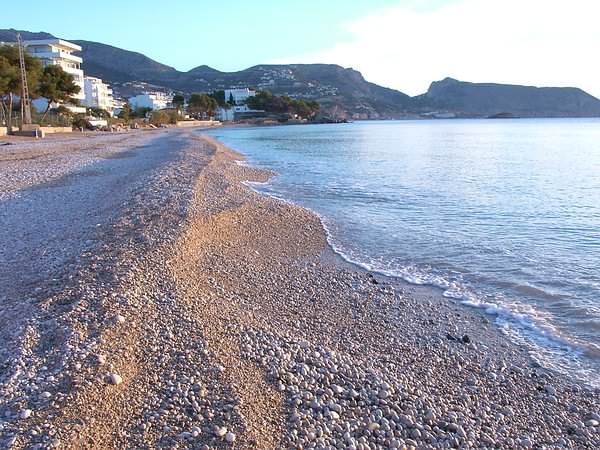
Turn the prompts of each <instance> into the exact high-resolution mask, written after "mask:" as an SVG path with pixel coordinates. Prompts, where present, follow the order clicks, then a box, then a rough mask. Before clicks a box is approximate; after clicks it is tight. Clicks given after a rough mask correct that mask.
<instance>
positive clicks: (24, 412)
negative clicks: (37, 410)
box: [19, 409, 33, 420]
mask: <svg viewBox="0 0 600 450" xmlns="http://www.w3.org/2000/svg"><path fill="white" fill-rule="evenodd" d="M32 413H33V411H31V410H30V409H23V410H21V412H20V413H19V419H21V420H26V419H29V418H30V417H31V414H32Z"/></svg>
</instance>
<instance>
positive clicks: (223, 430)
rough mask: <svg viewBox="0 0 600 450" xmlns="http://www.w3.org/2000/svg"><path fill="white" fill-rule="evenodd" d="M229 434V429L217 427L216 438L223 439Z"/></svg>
mask: <svg viewBox="0 0 600 450" xmlns="http://www.w3.org/2000/svg"><path fill="white" fill-rule="evenodd" d="M226 434H227V428H225V427H215V436H217V437H223V436H225V435H226Z"/></svg>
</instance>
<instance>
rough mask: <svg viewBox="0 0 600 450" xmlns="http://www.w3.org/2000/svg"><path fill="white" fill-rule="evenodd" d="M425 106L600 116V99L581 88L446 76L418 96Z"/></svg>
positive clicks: (476, 112)
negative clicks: (538, 85)
mask: <svg viewBox="0 0 600 450" xmlns="http://www.w3.org/2000/svg"><path fill="white" fill-rule="evenodd" d="M416 100H417V101H419V102H420V103H421V105H422V107H424V108H425V109H436V110H444V111H449V112H454V113H457V114H459V115H465V116H494V115H504V116H520V117H585V116H600V100H598V99H597V98H595V97H592V96H591V95H590V94H588V93H586V92H584V91H582V90H581V89H578V88H568V87H566V88H556V87H541V88H539V87H534V86H516V85H509V84H495V83H467V82H464V81H458V80H455V79H453V78H445V79H444V80H441V81H436V82H433V83H432V84H431V86H430V87H429V90H428V91H427V93H426V94H424V95H422V96H419V97H418V98H417V99H416Z"/></svg>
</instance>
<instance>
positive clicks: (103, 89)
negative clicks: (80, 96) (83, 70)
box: [83, 76, 115, 115]
mask: <svg viewBox="0 0 600 450" xmlns="http://www.w3.org/2000/svg"><path fill="white" fill-rule="evenodd" d="M83 82H84V86H85V88H84V94H85V99H84V100H83V105H85V106H87V107H88V108H99V109H103V110H105V111H107V112H108V113H109V114H110V115H112V114H113V110H114V108H115V103H114V99H113V96H112V89H111V88H110V86H109V85H108V84H106V83H103V82H102V80H101V79H100V78H96V77H88V76H85V77H84V78H83Z"/></svg>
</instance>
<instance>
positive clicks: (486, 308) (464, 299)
mask: <svg viewBox="0 0 600 450" xmlns="http://www.w3.org/2000/svg"><path fill="white" fill-rule="evenodd" d="M275 178H276V177H275ZM275 178H271V179H270V180H268V181H266V182H254V181H247V182H244V184H245V185H246V186H248V187H249V188H251V189H253V190H254V191H256V192H258V193H260V194H263V195H267V196H269V197H272V198H274V199H276V200H278V201H282V202H285V203H287V204H290V205H293V206H299V207H302V208H305V209H307V210H309V211H311V212H312V213H314V214H315V215H316V216H317V217H319V219H320V221H321V224H322V226H323V229H324V231H325V233H326V238H327V242H328V244H329V246H330V247H331V249H332V250H333V251H334V252H335V253H336V254H337V255H339V256H340V257H341V258H342V259H344V260H345V261H347V262H349V263H351V264H354V265H356V266H358V267H361V268H363V269H365V270H368V271H369V272H373V273H378V274H380V275H383V276H386V277H391V278H396V279H401V280H403V281H405V282H407V283H409V284H413V285H421V286H431V287H435V288H438V289H440V290H441V291H442V295H443V296H444V297H446V298H449V299H452V300H455V301H457V302H459V303H461V304H463V305H465V306H468V307H472V308H476V309H479V310H482V311H483V312H484V313H485V314H487V315H489V316H491V317H493V318H494V319H495V323H496V325H497V326H498V327H499V328H500V330H501V331H502V332H504V333H505V334H506V335H507V336H508V337H509V338H510V339H511V340H513V341H515V342H517V343H519V344H521V345H525V346H526V347H527V348H529V350H530V354H531V356H532V358H533V359H534V360H536V361H537V362H538V363H539V364H540V365H541V366H543V367H546V368H548V369H551V370H555V371H558V372H562V373H565V372H568V373H569V374H570V375H571V376H572V377H574V378H576V379H578V380H579V381H582V382H584V383H587V384H589V385H591V386H594V387H600V379H599V378H598V374H597V371H596V370H597V369H594V368H593V367H592V366H591V365H590V364H587V363H586V362H585V360H584V359H583V358H582V357H583V356H586V357H590V358H592V359H597V358H596V357H597V356H598V355H600V346H596V345H594V344H585V345H584V344H582V343H579V342H577V341H575V340H574V339H571V338H569V337H566V336H564V335H562V334H561V332H560V331H559V330H558V329H557V328H556V327H555V326H554V325H553V324H552V317H551V316H550V315H549V314H544V313H542V312H541V311H539V310H537V309H536V308H534V307H533V306H532V305H530V304H526V303H522V302H518V301H516V300H509V299H508V298H506V297H504V296H502V295H494V296H493V299H490V296H489V295H487V296H486V295H485V294H483V293H480V292H477V291H476V290H474V289H472V288H470V287H469V286H468V285H467V284H465V283H461V282H457V281H453V280H451V279H450V277H449V276H448V275H445V274H442V273H435V271H433V270H425V269H422V268H418V267H415V266H410V265H406V266H404V265H396V266H395V267H392V268H388V267H382V266H381V264H378V263H377V262H376V261H369V258H368V257H367V256H365V255H363V254H360V255H357V254H356V252H353V251H352V250H351V249H349V248H346V247H344V245H343V244H342V243H341V240H340V239H338V237H337V233H336V232H335V231H334V228H335V227H334V226H333V222H332V221H331V220H330V219H329V218H327V217H324V216H323V215H321V214H320V213H319V212H318V211H315V210H314V209H311V208H307V207H306V206H304V205H301V204H298V203H296V202H294V201H293V200H290V198H289V197H286V196H285V194H281V193H280V192H275V190H274V189H272V186H273V183H274V179H275ZM532 289H533V288H532Z"/></svg>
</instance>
